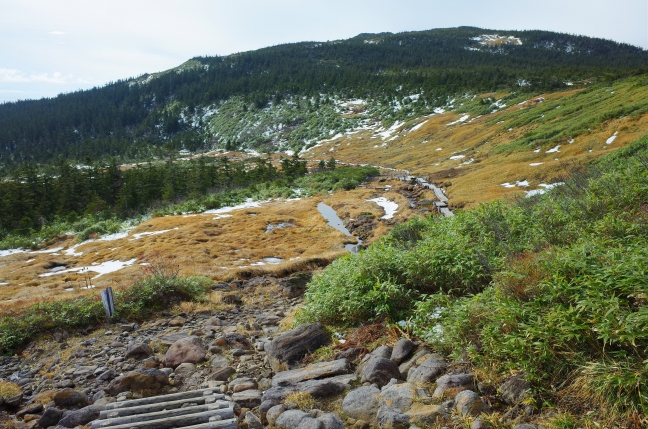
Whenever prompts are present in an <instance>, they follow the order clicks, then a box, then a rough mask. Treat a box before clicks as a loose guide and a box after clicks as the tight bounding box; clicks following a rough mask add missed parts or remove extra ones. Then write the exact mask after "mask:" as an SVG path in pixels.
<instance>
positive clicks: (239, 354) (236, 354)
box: [232, 348, 245, 357]
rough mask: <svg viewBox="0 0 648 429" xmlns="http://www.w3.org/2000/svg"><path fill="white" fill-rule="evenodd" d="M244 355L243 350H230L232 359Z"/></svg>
mask: <svg viewBox="0 0 648 429" xmlns="http://www.w3.org/2000/svg"><path fill="white" fill-rule="evenodd" d="M244 354H245V350H243V349H240V348H236V349H232V356H234V357H239V356H243V355H244Z"/></svg>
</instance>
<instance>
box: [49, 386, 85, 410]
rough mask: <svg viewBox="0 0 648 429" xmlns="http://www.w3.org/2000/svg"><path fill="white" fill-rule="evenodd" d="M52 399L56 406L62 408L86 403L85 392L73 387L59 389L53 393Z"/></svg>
mask: <svg viewBox="0 0 648 429" xmlns="http://www.w3.org/2000/svg"><path fill="white" fill-rule="evenodd" d="M52 400H53V401H54V404H55V405H56V406H57V407H64V408H68V407H76V406H79V405H86V404H87V403H88V397H87V396H86V394H85V393H83V392H79V391H78V390H74V389H63V390H59V391H58V392H56V393H55V394H54V397H53V398H52Z"/></svg>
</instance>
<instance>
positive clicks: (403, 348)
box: [391, 338, 416, 364]
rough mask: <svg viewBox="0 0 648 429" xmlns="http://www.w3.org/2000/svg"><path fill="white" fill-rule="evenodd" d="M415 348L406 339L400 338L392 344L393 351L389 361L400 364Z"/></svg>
mask: <svg viewBox="0 0 648 429" xmlns="http://www.w3.org/2000/svg"><path fill="white" fill-rule="evenodd" d="M415 347H416V346H415V345H414V343H413V342H411V341H410V340H408V339H407V338H401V339H400V340H398V341H397V342H396V344H394V350H392V353H391V360H393V361H394V362H396V363H397V364H401V363H402V362H403V361H404V360H405V359H407V357H408V356H409V355H410V354H411V353H412V351H413V350H414V348H415Z"/></svg>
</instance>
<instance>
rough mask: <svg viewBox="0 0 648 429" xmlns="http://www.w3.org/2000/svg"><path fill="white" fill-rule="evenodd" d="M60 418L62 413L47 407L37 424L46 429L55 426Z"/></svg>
mask: <svg viewBox="0 0 648 429" xmlns="http://www.w3.org/2000/svg"><path fill="white" fill-rule="evenodd" d="M61 418H63V411H62V410H59V409H58V408H55V407H49V408H48V409H46V410H45V412H44V413H43V415H42V416H41V418H40V419H38V424H39V425H40V426H41V427H44V428H47V427H50V426H54V425H56V424H57V423H58V422H59V421H60V420H61Z"/></svg>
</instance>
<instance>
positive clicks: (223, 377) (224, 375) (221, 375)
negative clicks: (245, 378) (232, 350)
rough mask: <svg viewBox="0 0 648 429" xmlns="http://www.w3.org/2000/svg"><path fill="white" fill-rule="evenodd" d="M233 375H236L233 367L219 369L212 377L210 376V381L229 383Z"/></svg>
mask: <svg viewBox="0 0 648 429" xmlns="http://www.w3.org/2000/svg"><path fill="white" fill-rule="evenodd" d="M233 374H236V370H235V369H234V368H232V367H231V366H226V367H224V368H217V369H216V370H214V372H213V373H212V375H210V376H209V380H214V381H227V380H229V378H230V377H231V376H232V375H233Z"/></svg>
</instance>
